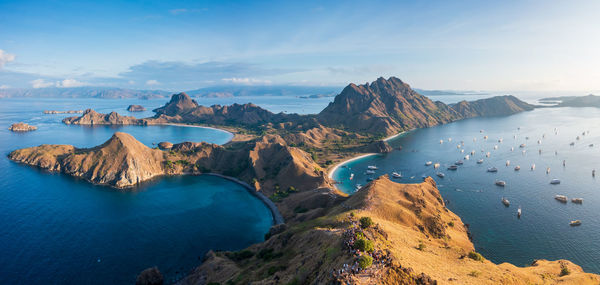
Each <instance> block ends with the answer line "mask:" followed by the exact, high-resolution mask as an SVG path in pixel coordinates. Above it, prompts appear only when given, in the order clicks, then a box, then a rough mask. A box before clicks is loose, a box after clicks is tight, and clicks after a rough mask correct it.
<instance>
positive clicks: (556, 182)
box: [550, 178, 560, 184]
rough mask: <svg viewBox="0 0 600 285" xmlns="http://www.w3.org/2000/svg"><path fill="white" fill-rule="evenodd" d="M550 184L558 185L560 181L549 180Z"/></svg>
mask: <svg viewBox="0 0 600 285" xmlns="http://www.w3.org/2000/svg"><path fill="white" fill-rule="evenodd" d="M550 184H560V180H558V179H556V178H554V179H552V180H550Z"/></svg>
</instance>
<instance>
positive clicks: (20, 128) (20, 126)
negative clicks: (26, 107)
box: [8, 122, 37, 132]
mask: <svg viewBox="0 0 600 285" xmlns="http://www.w3.org/2000/svg"><path fill="white" fill-rule="evenodd" d="M8 129H9V130H10V131H13V132H31V131H35V130H37V127H35V126H31V125H28V124H25V123H23V122H19V123H14V124H12V125H10V127H8Z"/></svg>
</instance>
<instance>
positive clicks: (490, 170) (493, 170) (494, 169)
mask: <svg viewBox="0 0 600 285" xmlns="http://www.w3.org/2000/svg"><path fill="white" fill-rule="evenodd" d="M487 172H498V168H496V167H490V168H488V169H487Z"/></svg>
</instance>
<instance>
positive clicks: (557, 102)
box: [538, 94, 600, 108]
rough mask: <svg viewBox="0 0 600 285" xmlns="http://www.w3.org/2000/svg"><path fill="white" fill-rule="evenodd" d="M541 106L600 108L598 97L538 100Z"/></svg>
mask: <svg viewBox="0 0 600 285" xmlns="http://www.w3.org/2000/svg"><path fill="white" fill-rule="evenodd" d="M538 102H540V103H543V104H553V105H552V107H596V108H600V96H596V95H593V94H590V95H587V96H561V97H548V98H542V99H539V100H538Z"/></svg>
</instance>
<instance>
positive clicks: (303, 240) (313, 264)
mask: <svg viewBox="0 0 600 285" xmlns="http://www.w3.org/2000/svg"><path fill="white" fill-rule="evenodd" d="M296 215H297V216H304V215H307V214H306V213H303V212H302V211H299V212H298V213H297V214H296ZM296 220H297V221H298V220H301V219H299V218H297V219H296ZM363 220H364V221H363ZM369 220H370V221H371V222H369ZM359 240H360V241H359ZM365 260H370V262H366V261H365ZM361 267H365V269H359V268H361ZM563 268H567V269H568V270H569V271H570V272H571V273H570V274H568V275H565V276H561V271H562V270H563ZM234 280H235V282H236V283H237V284H250V283H252V284H554V283H565V284H597V283H598V282H599V281H600V276H598V275H595V274H589V273H584V272H583V271H582V269H581V268H580V267H579V266H577V265H575V264H573V263H571V262H569V261H564V260H559V261H546V260H538V261H536V262H535V263H534V264H532V265H531V266H528V267H516V266H514V265H511V264H506V263H504V264H500V265H496V264H494V263H492V262H490V261H487V260H485V259H484V258H482V257H481V256H480V255H477V254H476V253H474V248H473V244H472V243H471V242H470V240H469V238H468V235H467V230H466V227H465V225H464V224H463V223H462V221H461V219H460V218H459V217H458V216H456V215H455V214H454V213H452V212H450V211H449V210H448V209H446V208H445V205H444V202H443V200H442V197H441V196H440V193H439V191H438V190H437V188H436V185H435V182H434V181H433V179H431V178H427V179H426V180H425V182H423V183H419V184H398V183H395V182H392V181H390V180H389V178H388V177H387V176H382V177H380V178H378V179H377V180H375V181H373V182H371V183H370V184H368V185H366V186H365V187H363V189H361V190H360V191H359V192H358V193H357V194H355V195H353V196H351V197H349V198H346V199H345V201H340V202H338V203H337V204H336V205H334V206H331V207H328V208H327V209H326V210H325V211H324V213H323V215H322V216H320V217H317V218H313V219H310V220H305V221H303V222H296V223H292V222H288V226H287V227H283V228H278V229H277V230H276V231H274V233H272V234H270V235H269V236H268V239H267V240H266V241H265V242H263V243H260V244H256V245H253V246H250V247H249V248H247V249H245V250H241V251H238V252H218V253H215V252H209V253H208V254H207V256H206V259H205V261H204V263H203V264H202V265H200V266H199V267H198V268H196V269H195V270H194V271H193V272H192V274H190V275H189V276H188V277H187V278H186V279H184V280H182V281H181V282H180V283H179V284H185V285H188V284H208V283H210V282H219V283H221V284H225V283H227V282H229V281H234Z"/></svg>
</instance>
